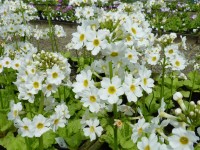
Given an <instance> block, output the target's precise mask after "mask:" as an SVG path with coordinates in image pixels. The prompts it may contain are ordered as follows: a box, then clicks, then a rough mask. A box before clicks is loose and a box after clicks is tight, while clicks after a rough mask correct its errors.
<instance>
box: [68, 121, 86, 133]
mask: <svg viewBox="0 0 200 150" xmlns="http://www.w3.org/2000/svg"><path fill="white" fill-rule="evenodd" d="M81 129H82V125H81V123H80V119H74V120H70V121H69V123H68V125H67V132H68V135H72V134H73V133H77V132H80V130H81Z"/></svg>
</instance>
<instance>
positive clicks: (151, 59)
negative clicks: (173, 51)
mask: <svg viewBox="0 0 200 150" xmlns="http://www.w3.org/2000/svg"><path fill="white" fill-rule="evenodd" d="M147 58H148V59H147V62H148V64H150V65H156V64H157V63H158V60H159V59H160V54H159V53H150V54H149V55H148V56H147Z"/></svg>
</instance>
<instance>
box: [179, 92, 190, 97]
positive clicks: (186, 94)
mask: <svg viewBox="0 0 200 150" xmlns="http://www.w3.org/2000/svg"><path fill="white" fill-rule="evenodd" d="M179 92H181V94H182V95H183V97H185V98H189V96H190V91H179Z"/></svg>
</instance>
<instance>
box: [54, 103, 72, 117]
mask: <svg viewBox="0 0 200 150" xmlns="http://www.w3.org/2000/svg"><path fill="white" fill-rule="evenodd" d="M55 111H56V113H58V114H60V115H61V116H63V117H64V118H67V119H69V118H70V114H69V110H68V107H67V106H66V105H65V104H64V103H62V104H60V105H57V106H56V108H55Z"/></svg>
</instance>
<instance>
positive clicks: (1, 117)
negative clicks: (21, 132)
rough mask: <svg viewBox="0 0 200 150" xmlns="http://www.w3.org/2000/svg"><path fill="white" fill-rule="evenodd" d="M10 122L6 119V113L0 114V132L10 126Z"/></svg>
mask: <svg viewBox="0 0 200 150" xmlns="http://www.w3.org/2000/svg"><path fill="white" fill-rule="evenodd" d="M12 124H13V123H12V121H9V120H8V119H7V113H0V131H1V132H4V131H6V130H8V129H9V128H10V127H11V126H12Z"/></svg>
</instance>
